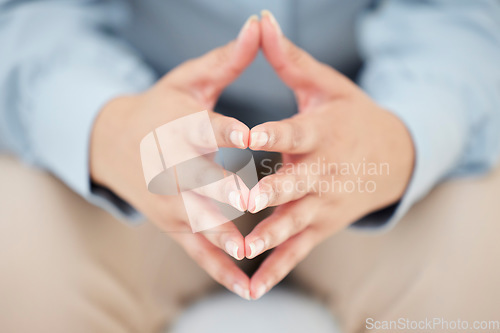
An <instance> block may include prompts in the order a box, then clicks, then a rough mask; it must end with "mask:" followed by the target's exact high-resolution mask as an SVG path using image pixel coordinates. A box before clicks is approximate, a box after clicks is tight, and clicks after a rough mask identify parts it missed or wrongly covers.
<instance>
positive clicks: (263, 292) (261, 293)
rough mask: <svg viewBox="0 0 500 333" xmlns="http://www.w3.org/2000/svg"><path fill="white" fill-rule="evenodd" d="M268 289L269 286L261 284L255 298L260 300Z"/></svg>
mask: <svg viewBox="0 0 500 333" xmlns="http://www.w3.org/2000/svg"><path fill="white" fill-rule="evenodd" d="M266 291H267V288H266V286H265V285H261V286H260V287H259V288H257V293H256V294H255V297H254V298H253V299H254V300H258V299H259V298H261V297H262V296H263V295H264V294H265V293H266Z"/></svg>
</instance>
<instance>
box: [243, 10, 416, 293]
mask: <svg viewBox="0 0 500 333" xmlns="http://www.w3.org/2000/svg"><path fill="white" fill-rule="evenodd" d="M260 24H261V33H262V50H263V52H264V54H265V56H266V58H267V60H268V61H269V63H270V64H271V66H272V67H273V68H274V70H275V71H276V73H277V74H278V75H279V76H280V78H281V79H282V80H283V81H284V82H285V84H287V85H288V86H289V87H290V88H291V89H292V90H293V91H294V93H295V95H296V98H297V103H298V109H299V112H298V114H297V115H296V116H294V117H292V118H289V119H286V120H283V121H278V122H268V123H264V124H260V125H258V126H256V127H254V128H252V129H251V135H250V142H249V146H250V148H251V149H252V150H265V151H273V152H280V153H282V155H283V166H282V167H281V168H280V169H279V170H278V171H277V173H275V174H272V175H269V176H266V177H265V178H263V179H262V180H261V181H260V182H259V184H257V185H256V186H255V187H254V188H253V189H252V190H251V192H250V195H249V201H248V209H249V211H250V212H252V213H256V212H258V211H260V210H262V209H264V208H266V207H269V206H278V207H277V208H276V210H275V211H274V212H273V214H272V215H271V216H270V217H268V218H267V219H265V220H264V221H262V222H261V223H259V224H258V225H257V226H256V227H255V228H254V230H253V231H252V232H251V233H250V234H249V235H247V236H246V238H245V244H246V246H245V255H246V256H247V258H254V257H255V256H257V255H259V254H261V253H262V252H264V251H266V250H269V249H272V248H275V249H274V251H273V252H272V253H271V254H270V255H269V256H268V257H267V258H266V260H265V261H264V262H263V263H262V265H261V266H260V267H259V269H258V270H257V272H256V273H255V274H254V275H253V277H252V278H251V285H250V293H251V296H252V298H254V299H257V298H259V297H261V296H262V295H263V294H264V293H266V292H267V291H269V290H270V289H271V288H272V287H273V286H274V285H276V284H277V283H278V282H279V281H281V280H282V279H283V278H284V277H285V276H286V275H287V274H288V273H289V272H290V271H291V270H292V269H293V268H294V267H295V266H296V265H297V263H298V262H299V261H301V260H302V259H303V258H304V257H305V256H306V255H307V254H308V253H309V252H310V251H311V250H312V249H313V247H314V246H316V245H317V244H318V243H320V242H321V241H322V240H324V239H325V238H326V237H328V236H330V235H332V234H334V233H335V232H337V231H339V230H340V229H342V228H344V227H346V226H347V225H349V224H351V223H353V222H355V221H356V220H357V219H359V218H361V217H363V216H365V215H366V214H368V213H370V212H373V211H376V210H378V209H381V208H383V207H386V206H388V205H390V204H393V203H395V202H397V201H398V200H399V199H400V198H401V197H402V195H403V193H404V191H405V189H406V187H407V184H408V182H409V180H410V177H411V174H412V171H413V164H414V155H415V153H414V147H413V142H412V139H411V137H410V134H409V133H408V130H407V129H406V127H405V125H404V124H403V123H402V122H401V121H400V120H399V119H398V118H397V117H396V116H394V115H393V114H392V113H390V112H388V111H386V110H384V109H382V108H381V107H379V106H378V105H377V104H376V103H375V102H374V101H373V100H371V99H370V98H369V97H368V96H367V95H365V94H364V93H363V92H362V91H361V89H360V88H358V86H356V85H355V84H354V83H353V82H351V81H350V80H349V79H347V78H346V77H344V76H343V75H342V74H340V73H338V72H337V71H335V70H334V69H332V68H331V67H329V66H327V65H325V64H322V63H320V62H318V61H316V60H315V59H314V58H313V57H312V56H310V55H309V54H307V53H306V52H305V51H303V50H301V49H299V48H298V47H297V46H295V45H293V44H292V43H291V42H290V41H289V40H287V39H286V38H285V37H284V36H283V34H282V32H281V29H280V28H279V26H278V24H277V23H276V20H275V19H274V17H272V15H270V13H268V12H267V13H263V18H262V20H261V22H260Z"/></svg>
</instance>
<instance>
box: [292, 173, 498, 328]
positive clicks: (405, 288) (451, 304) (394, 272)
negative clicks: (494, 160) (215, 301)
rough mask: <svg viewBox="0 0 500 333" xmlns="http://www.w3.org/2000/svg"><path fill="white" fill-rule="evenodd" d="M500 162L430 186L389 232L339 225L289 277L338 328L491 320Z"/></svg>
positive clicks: (494, 296)
mask: <svg viewBox="0 0 500 333" xmlns="http://www.w3.org/2000/svg"><path fill="white" fill-rule="evenodd" d="M499 196H500V169H498V170H496V171H495V172H493V173H491V174H489V175H487V176H484V177H481V178H477V179H460V180H453V181H449V182H447V183H445V184H442V185H440V186H438V187H437V188H436V189H435V190H434V191H433V192H432V193H431V194H430V195H428V196H427V197H426V198H425V199H424V200H422V201H421V202H420V203H418V204H417V205H415V206H414V207H413V208H412V209H411V211H410V212H409V213H408V214H407V215H406V216H405V217H404V218H403V219H402V220H401V221H400V223H399V224H398V225H397V226H396V227H395V228H394V229H393V230H391V231H389V232H386V233H383V234H367V233H361V232H356V231H352V230H345V231H343V232H341V233H339V234H337V235H335V236H333V237H331V238H330V239H329V240H327V241H326V242H324V243H323V244H321V245H320V246H318V247H317V248H316V249H315V250H314V251H313V252H312V253H311V254H310V255H309V256H308V258H306V260H304V261H303V262H302V263H301V264H300V265H299V266H298V267H297V268H296V270H295V271H294V273H293V274H294V275H293V279H294V281H296V282H297V283H299V284H301V285H302V286H304V287H305V288H308V289H310V290H311V291H312V292H314V293H315V294H316V295H318V296H319V297H321V298H322V299H323V300H324V301H325V303H326V304H327V305H328V306H329V307H330V308H331V309H332V310H333V311H334V312H335V314H336V315H337V316H338V317H339V320H340V321H341V323H342V326H343V328H344V332H362V331H365V320H366V319H367V318H373V319H374V320H397V319H399V318H408V319H410V320H424V319H425V318H434V317H438V318H441V317H442V318H444V319H445V320H449V321H451V320H457V319H459V318H460V319H462V320H470V321H471V322H472V321H474V320H499V319H500V318H498V317H496V316H498V299H500V288H498V286H497V283H498V281H499V280H500V266H499V265H497V264H496V261H497V260H498V258H499V257H500V243H499V242H498V235H499V234H500V206H499V205H498V197H499Z"/></svg>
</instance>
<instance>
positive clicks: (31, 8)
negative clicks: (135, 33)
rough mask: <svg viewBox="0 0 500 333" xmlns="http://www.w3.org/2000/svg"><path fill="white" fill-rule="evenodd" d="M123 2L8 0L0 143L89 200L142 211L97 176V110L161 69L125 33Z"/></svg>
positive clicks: (0, 76)
mask: <svg viewBox="0 0 500 333" xmlns="http://www.w3.org/2000/svg"><path fill="white" fill-rule="evenodd" d="M127 20H128V14H127V8H126V6H125V5H124V4H123V2H120V1H74V0H72V1H33V2H27V1H3V2H1V3H0V45H2V47H1V48H2V51H1V62H0V149H1V150H4V151H5V150H6V151H10V152H13V153H15V154H16V155H18V156H20V157H21V158H23V159H24V160H25V161H28V162H29V163H32V164H34V165H37V166H39V167H42V168H45V169H47V170H48V171H50V172H52V173H53V174H54V175H56V176H57V177H58V178H60V179H61V180H62V181H64V182H65V183H66V184H67V185H68V186H69V187H70V188H72V189H73V190H74V191H76V192H77V193H79V194H80V195H82V196H83V197H85V198H86V199H87V200H89V201H91V202H92V203H94V204H97V205H99V206H101V207H104V208H106V209H108V210H110V211H111V212H112V213H114V214H116V215H118V216H123V215H126V216H127V217H130V218H132V219H133V217H139V215H138V213H137V212H136V211H135V210H134V209H133V208H132V207H130V206H129V205H128V204H126V203H125V202H123V201H122V200H120V199H119V198H118V197H116V196H115V195H114V194H112V193H111V192H109V191H107V190H105V189H99V188H94V187H93V186H92V184H91V181H90V178H89V166H88V164H89V163H88V158H89V156H88V150H89V140H90V134H91V130H92V126H93V122H94V119H95V117H96V116H97V114H98V112H99V110H100V109H101V108H102V106H103V105H104V104H105V103H107V102H108V101H109V100H110V99H112V98H114V97H116V96H119V95H122V94H127V93H133V92H138V91H141V90H144V89H146V88H147V87H149V86H150V85H151V84H152V83H153V82H154V80H155V76H154V73H153V72H152V70H151V69H150V68H149V67H148V66H146V65H145V64H144V63H143V61H142V60H141V59H140V57H139V55H138V54H137V53H136V52H135V50H134V49H133V48H132V47H130V46H129V45H127V44H126V43H125V42H124V41H122V40H120V38H118V37H117V35H118V32H119V30H120V28H121V27H122V26H123V24H126V22H127Z"/></svg>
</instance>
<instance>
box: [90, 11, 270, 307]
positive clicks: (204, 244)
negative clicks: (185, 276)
mask: <svg viewBox="0 0 500 333" xmlns="http://www.w3.org/2000/svg"><path fill="white" fill-rule="evenodd" d="M259 45H260V25H259V23H258V19H257V17H256V16H252V17H251V18H250V19H249V20H248V21H247V23H245V25H244V26H243V28H242V30H241V32H240V34H239V36H238V38H237V39H236V40H235V41H232V42H230V43H229V44H227V45H225V46H222V47H220V48H217V49H215V50H213V51H211V52H209V53H207V54H205V55H203V56H202V57H200V58H197V59H193V60H189V61H187V62H185V63H183V64H181V65H179V66H178V67H177V68H175V69H173V70H172V71H170V72H169V73H168V74H167V75H165V76H164V77H163V78H162V79H161V80H159V81H158V82H157V83H156V84H155V85H154V86H153V87H152V88H150V89H149V90H148V91H146V92H144V93H141V94H137V95H131V96H122V97H118V98H116V99H113V100H112V101H110V102H109V103H108V104H107V105H106V106H105V107H104V108H103V109H102V110H101V112H100V114H99V116H98V117H97V119H96V122H95V124H94V128H93V131H92V136H91V147H90V173H91V178H92V181H93V182H94V183H96V184H98V185H101V186H104V187H106V188H108V189H110V190H112V191H113V192H114V193H116V194H117V195H118V196H120V197H121V198H122V199H124V200H125V201H127V202H129V203H130V204H131V205H132V206H133V207H135V208H136V209H138V210H139V211H140V212H142V213H143V214H144V215H145V216H147V217H148V218H149V219H150V220H151V221H153V222H154V223H155V224H156V225H157V226H158V227H159V228H160V229H162V230H163V231H165V232H169V231H176V232H171V233H170V235H171V236H172V237H173V239H174V240H176V241H177V242H179V243H180V244H181V245H182V246H183V247H184V249H185V250H186V252H187V253H188V254H189V255H190V256H191V257H192V258H193V259H194V260H195V261H197V262H198V264H199V265H200V266H201V267H203V268H204V269H205V270H206V271H207V272H208V274H209V275H211V276H212V277H213V278H214V279H215V280H216V281H217V282H219V283H220V284H222V285H224V286H225V287H226V288H228V289H229V290H232V291H233V292H235V293H236V294H238V295H240V296H241V297H244V298H247V299H248V298H249V278H248V276H247V275H246V274H245V273H243V272H242V271H241V270H240V269H239V268H238V267H237V266H236V265H235V263H234V262H233V261H232V260H231V258H229V257H228V256H227V255H226V254H225V253H224V252H222V251H221V250H220V249H223V250H225V251H226V252H228V253H229V254H230V255H231V256H233V257H235V258H237V259H242V258H243V257H244V256H245V254H244V252H245V249H244V238H243V236H242V235H241V233H240V232H239V231H238V229H237V228H236V226H235V225H234V224H233V223H232V222H228V223H225V224H223V225H220V226H219V227H216V228H213V229H210V230H209V231H208V232H204V233H195V234H193V233H192V232H191V228H190V226H189V222H188V221H187V220H186V212H185V210H184V206H183V202H182V198H181V197H180V196H179V195H178V196H160V195H156V194H153V193H151V192H149V191H148V189H147V187H146V184H145V181H144V178H143V171H142V167H141V159H140V154H139V145H140V142H141V140H142V139H143V137H144V136H145V135H146V134H148V133H149V132H151V131H152V130H154V129H156V128H157V127H159V126H161V125H164V124H166V123H168V122H170V121H172V120H174V119H177V118H180V117H183V116H186V115H189V114H192V113H196V112H199V111H202V110H209V111H208V113H209V116H210V121H211V123H212V128H213V130H214V134H215V138H216V141H217V144H218V146H219V147H234V148H242V149H244V148H246V147H247V144H248V135H249V129H248V127H246V126H245V125H244V124H243V123H241V122H240V121H238V120H236V119H234V118H230V117H225V116H222V115H220V114H217V113H215V112H213V111H210V110H212V109H213V107H214V106H215V103H216V101H217V99H218V97H219V95H220V93H221V92H222V91H223V89H224V88H225V87H226V86H227V85H229V84H230V83H231V82H232V81H233V80H235V79H236V78H237V77H238V76H239V75H240V74H241V73H242V72H243V71H244V69H245V68H246V67H247V66H248V65H249V64H250V63H251V62H252V61H253V59H254V58H255V56H256V55H257V52H258V50H259ZM216 199H218V200H219V201H224V198H222V199H220V198H216ZM239 199H240V200H241V202H242V207H240V208H241V209H242V210H244V209H246V207H245V206H246V198H239ZM226 201H227V203H230V204H232V205H233V206H235V204H234V196H233V198H232V199H231V198H226ZM236 206H237V205H236ZM179 231H180V232H179Z"/></svg>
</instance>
